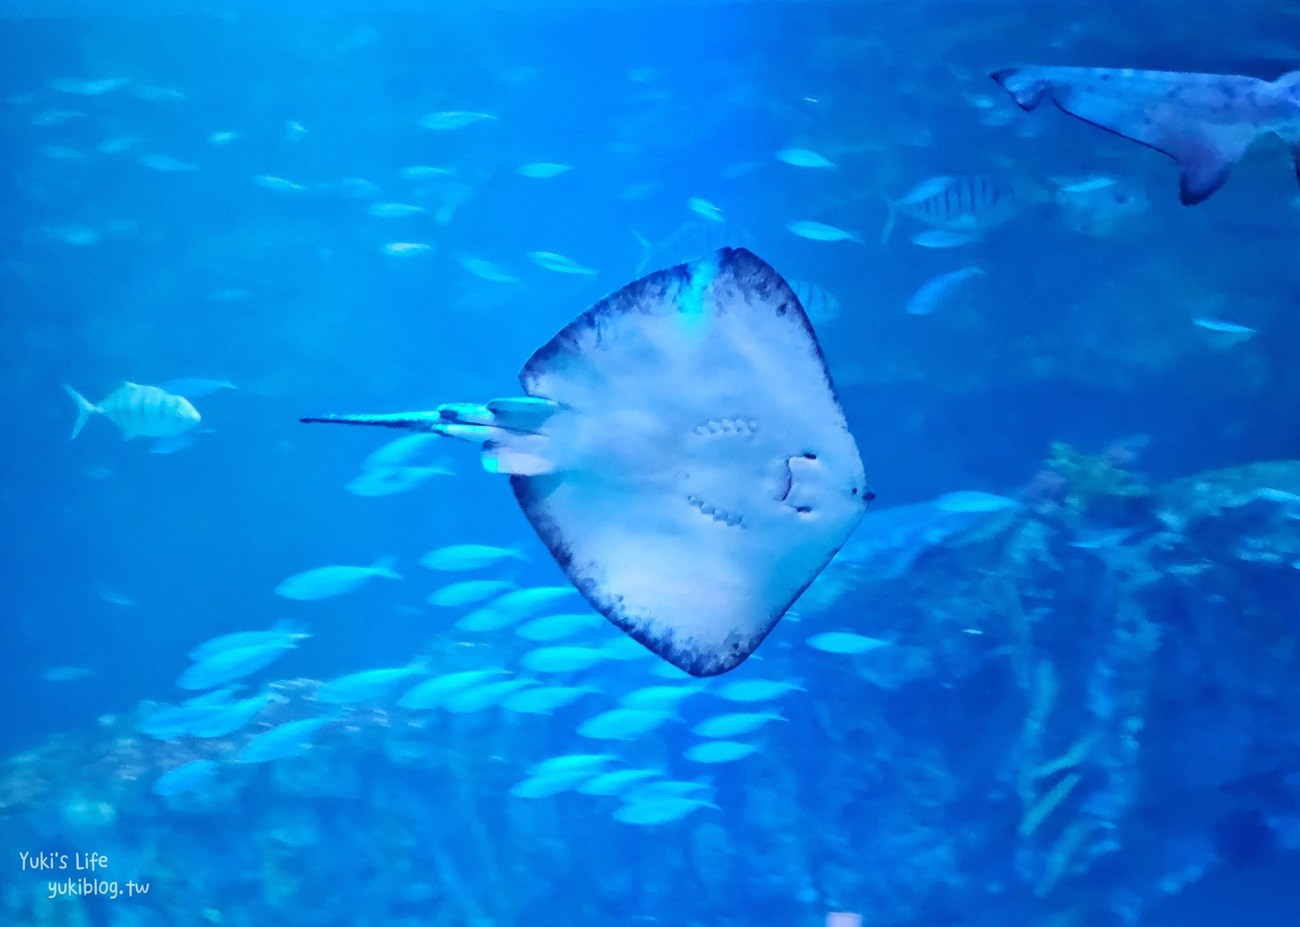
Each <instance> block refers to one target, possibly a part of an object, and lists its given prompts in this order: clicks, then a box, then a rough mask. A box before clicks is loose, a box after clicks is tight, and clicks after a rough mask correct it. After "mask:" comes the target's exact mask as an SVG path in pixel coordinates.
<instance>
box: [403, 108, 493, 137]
mask: <svg viewBox="0 0 1300 927" xmlns="http://www.w3.org/2000/svg"><path fill="white" fill-rule="evenodd" d="M496 119H497V117H496V116H494V115H492V114H491V113H471V112H466V111H465V110H446V111H444V112H441V113H430V114H429V115H427V116H425V117H423V118H422V119H421V120H420V125H421V126H423V127H424V128H426V129H434V130H437V131H439V132H446V131H449V130H451V129H463V128H464V127H465V126H470V125H473V124H474V123H476V122H489V121H495V120H496Z"/></svg>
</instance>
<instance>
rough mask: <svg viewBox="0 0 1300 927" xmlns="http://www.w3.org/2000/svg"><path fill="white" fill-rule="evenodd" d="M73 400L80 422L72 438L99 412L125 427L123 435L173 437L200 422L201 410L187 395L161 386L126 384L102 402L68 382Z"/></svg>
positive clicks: (73, 431)
mask: <svg viewBox="0 0 1300 927" xmlns="http://www.w3.org/2000/svg"><path fill="white" fill-rule="evenodd" d="M63 388H64V389H65V390H67V391H68V395H69V396H71V397H72V401H73V402H75V403H76V404H77V421H76V424H74V425H73V426H72V437H74V438H75V437H76V436H77V435H79V434H81V429H82V428H84V427H85V425H86V422H87V420H88V419H89V418H90V416H92V415H94V414H96V413H98V414H100V415H102V416H104V417H105V418H107V419H108V420H109V421H110V422H112V423H113V424H114V425H116V426H117V427H118V428H120V429H122V437H123V438H126V439H128V440H129V439H131V438H134V437H136V436H137V435H140V436H143V437H146V438H172V437H175V436H176V435H180V434H184V433H185V432H187V431H189V430H190V429H191V428H194V427H195V426H196V425H198V423H199V420H200V416H199V412H198V410H197V409H195V408H194V406H193V405H191V404H190V401H189V400H188V399H186V398H185V397H184V396H177V395H175V394H173V393H169V392H167V391H166V390H164V389H162V388H161V387H158V386H141V385H140V384H139V383H123V384H122V385H121V386H119V387H118V388H117V389H115V390H113V392H111V393H109V394H108V396H106V397H105V398H104V399H102V400H100V402H99V403H98V404H96V403H93V402H90V401H89V400H88V399H86V397H85V396H83V395H81V394H80V393H79V392H77V391H76V390H75V389H73V388H72V387H71V386H68V385H67V384H66V383H65V384H64V385H63Z"/></svg>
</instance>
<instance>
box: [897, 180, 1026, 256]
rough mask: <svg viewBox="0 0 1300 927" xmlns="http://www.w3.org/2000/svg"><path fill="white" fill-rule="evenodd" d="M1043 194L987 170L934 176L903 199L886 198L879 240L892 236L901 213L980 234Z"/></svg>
mask: <svg viewBox="0 0 1300 927" xmlns="http://www.w3.org/2000/svg"><path fill="white" fill-rule="evenodd" d="M1042 197H1043V191H1042V190H1040V189H1039V188H1037V187H1036V186H1034V185H1031V184H1029V183H1019V184H1018V183H1012V182H1009V181H1007V180H1003V179H999V178H997V177H992V176H990V175H988V174H973V175H967V176H961V177H931V178H930V179H929V180H924V181H922V182H921V183H919V184H917V185H916V186H915V187H913V188H912V189H911V191H909V192H908V193H907V194H906V195H905V196H903V198H902V199H898V200H887V202H888V204H889V219H888V220H887V221H886V222H885V228H884V230H883V231H882V232H881V236H880V240H881V241H882V242H884V241H887V240H888V239H889V234H890V232H892V231H893V229H894V222H895V219H896V217H897V215H898V214H899V213H902V214H903V215H905V216H908V217H909V218H912V219H916V220H917V221H918V222H924V223H925V224H926V225H929V226H931V227H933V228H937V229H944V230H946V231H951V232H970V233H976V234H979V233H983V232H985V231H987V230H988V229H991V228H993V227H994V226H998V225H1001V224H1002V223H1004V222H1006V221H1008V220H1010V219H1014V218H1015V217H1016V216H1017V215H1019V214H1020V213H1021V212H1022V211H1023V210H1024V209H1025V208H1026V207H1027V206H1029V205H1031V204H1032V203H1034V202H1037V201H1039V200H1040V199H1042Z"/></svg>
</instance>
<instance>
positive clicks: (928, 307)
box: [907, 265, 984, 315]
mask: <svg viewBox="0 0 1300 927" xmlns="http://www.w3.org/2000/svg"><path fill="white" fill-rule="evenodd" d="M982 273H984V271H983V270H981V269H980V268H978V267H975V266H974V265H972V266H970V267H963V268H961V269H960V270H950V271H949V272H948V273H946V274H940V275H939V276H937V277H935V278H934V279H932V280H930V281H929V282H928V283H926V284H925V285H924V286H922V287H921V288H920V289H919V290H917V291H916V293H915V295H913V296H912V298H911V299H909V300H908V301H907V314H908V315H929V314H930V313H931V312H934V310H935V309H938V308H939V307H940V306H942V305H943V304H944V303H945V302H947V301H948V299H950V298H951V296H952V294H953V293H954V292H955V291H956V290H957V288H958V287H959V286H961V285H962V284H963V283H965V282H966V281H967V280H969V279H970V278H972V277H976V276H979V275H980V274H982Z"/></svg>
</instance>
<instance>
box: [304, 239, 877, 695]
mask: <svg viewBox="0 0 1300 927" xmlns="http://www.w3.org/2000/svg"><path fill="white" fill-rule="evenodd" d="M519 382H520V383H521V385H522V386H523V391H524V393H525V394H526V395H524V396H519V397H511V398H504V399H494V400H492V401H490V402H488V403H486V404H474V403H448V404H446V405H442V406H440V407H438V408H437V409H435V410H433V411H431V412H413V413H399V414H390V415H332V416H327V417H323V418H307V419H303V421H304V422H334V423H340V424H348V425H372V426H381V427H387V428H399V429H407V430H411V431H427V432H433V433H435V434H440V435H445V436H448V437H453V438H461V439H463V440H466V441H471V442H474V443H477V444H480V445H481V446H482V454H483V457H482V459H483V466H484V468H485V469H486V470H488V471H489V472H494V473H502V474H507V475H508V476H509V479H510V485H511V488H512V489H513V490H514V494H515V498H516V499H517V500H518V502H519V505H520V507H521V508H522V509H523V512H524V514H525V516H526V517H527V518H528V521H529V522H530V523H531V524H532V526H533V528H534V529H535V530H536V532H537V534H538V535H539V536H540V538H541V540H542V542H543V543H544V544H545V545H546V547H547V548H548V549H549V551H550V553H551V555H552V556H553V557H554V558H555V560H556V562H557V563H558V564H559V565H560V567H561V568H562V569H563V570H564V572H565V574H566V575H567V576H568V578H569V581H570V582H571V583H572V584H573V585H574V586H575V587H576V588H577V589H578V591H579V592H581V593H582V595H583V596H585V597H586V599H587V600H588V601H589V602H590V603H591V605H592V606H593V607H594V608H595V609H596V610H597V611H599V612H600V613H601V614H602V615H604V616H605V617H606V618H608V619H609V620H610V621H611V622H613V623H614V624H615V625H617V626H618V627H619V628H621V629H622V630H623V631H625V632H626V633H627V634H629V635H631V636H632V637H633V638H634V639H636V640H637V641H639V642H640V643H642V644H643V645H645V646H646V647H647V648H649V649H650V650H651V651H653V652H654V653H656V654H658V655H659V656H661V657H663V658H664V659H666V660H668V661H669V662H670V663H672V664H673V665H675V666H677V667H679V668H680V669H682V670H685V671H686V672H688V673H690V674H692V675H694V676H714V675H718V674H720V673H725V672H726V671H728V670H730V669H732V668H734V667H735V666H737V665H739V664H740V663H741V662H743V661H744V660H745V659H746V658H747V657H748V656H749V655H750V654H751V653H753V652H754V650H755V648H757V647H758V645H759V644H760V643H761V642H762V641H763V639H764V638H765V637H766V636H767V634H768V633H769V632H770V631H771V630H772V628H773V627H774V626H775V625H776V623H777V622H778V621H779V620H780V618H781V616H782V615H783V614H785V612H786V610H787V609H789V607H790V606H791V604H792V603H793V602H794V601H795V599H796V598H798V596H799V594H800V593H801V592H803V590H804V589H805V588H806V587H807V586H808V584H809V583H811V582H812V581H813V579H814V578H815V577H816V576H817V574H818V573H820V572H821V570H822V568H823V567H825V566H826V564H827V563H829V562H830V560H831V558H832V557H833V556H834V555H835V552H836V551H837V550H839V548H840V546H841V545H842V544H843V543H844V542H845V540H847V539H848V537H849V535H850V534H851V533H852V532H853V529H854V528H855V527H856V526H857V524H858V522H859V521H860V520H861V519H862V516H863V514H864V512H865V510H866V504H867V502H868V501H869V499H870V498H871V493H869V492H868V491H867V489H866V486H865V477H864V475H863V468H862V460H861V458H860V457H859V455H858V448H857V445H856V443H855V442H854V440H853V437H852V435H851V434H850V433H849V431H848V427H847V424H846V422H845V419H844V413H843V410H842V409H841V408H840V405H839V402H838V400H837V398H836V394H835V388H834V385H833V384H832V382H831V378H830V374H829V372H828V371H827V369H826V362H825V359H824V358H823V356H822V352H821V347H820V346H819V345H818V343H817V339H816V336H815V335H814V333H813V329H812V326H811V325H810V324H809V322H808V319H807V316H806V315H805V314H804V310H803V308H802V306H801V305H800V304H799V300H798V297H796V296H795V294H794V293H793V292H792V291H791V289H790V287H789V285H788V284H787V283H786V281H785V280H783V279H782V278H781V276H780V275H779V274H778V273H777V272H776V271H775V270H773V269H772V268H771V267H769V266H768V265H767V264H766V263H764V262H763V261H762V260H761V259H760V258H758V257H756V256H755V255H754V254H751V253H750V252H749V251H746V250H743V249H731V248H723V249H721V250H719V251H717V252H715V253H714V254H712V255H711V256H709V257H707V258H704V259H702V260H699V261H694V262H692V263H689V264H681V265H677V266H675V267H670V268H668V269H666V270H660V271H656V272H654V273H651V274H649V275H648V276H645V277H642V278H641V279H640V280H637V281H636V282H634V283H631V284H629V285H628V286H626V287H624V288H623V289H621V290H619V291H618V292H616V293H614V294H613V295H611V296H609V297H607V298H605V299H604V300H602V301H601V302H599V303H597V304H596V305H595V306H593V307H592V308H590V309H588V310H587V311H586V312H584V313H583V314H582V315H580V316H578V317H577V318H576V319H574V320H573V321H572V322H571V323H570V324H569V325H567V326H566V327H565V328H563V329H562V330H561V331H560V332H559V333H558V334H557V335H555V337H553V338H552V339H551V340H550V341H548V342H547V343H546V344H544V345H543V346H542V347H541V348H539V349H538V350H537V351H536V352H534V353H533V355H532V356H531V357H530V358H529V359H528V361H527V363H525V364H524V367H523V370H522V371H521V372H520V374H519Z"/></svg>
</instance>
